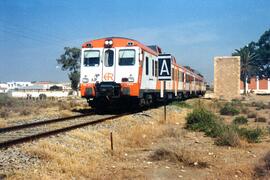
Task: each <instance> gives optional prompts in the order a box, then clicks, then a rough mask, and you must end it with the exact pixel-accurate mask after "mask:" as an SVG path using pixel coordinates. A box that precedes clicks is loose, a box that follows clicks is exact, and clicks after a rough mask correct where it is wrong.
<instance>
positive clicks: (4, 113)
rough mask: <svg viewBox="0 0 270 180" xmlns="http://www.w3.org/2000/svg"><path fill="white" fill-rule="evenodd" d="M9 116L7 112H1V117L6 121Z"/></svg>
mask: <svg viewBox="0 0 270 180" xmlns="http://www.w3.org/2000/svg"><path fill="white" fill-rule="evenodd" d="M8 116H9V113H8V112H7V111H6V110H3V111H2V110H1V112H0V117H1V118H4V119H6V118H7V117H8Z"/></svg>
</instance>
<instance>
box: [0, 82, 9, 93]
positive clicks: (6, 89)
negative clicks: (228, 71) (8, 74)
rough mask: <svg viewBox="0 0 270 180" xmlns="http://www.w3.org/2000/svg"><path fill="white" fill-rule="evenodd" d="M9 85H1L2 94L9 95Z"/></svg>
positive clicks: (0, 91)
mask: <svg viewBox="0 0 270 180" xmlns="http://www.w3.org/2000/svg"><path fill="white" fill-rule="evenodd" d="M7 91H8V85H7V84H6V83H0V93H7Z"/></svg>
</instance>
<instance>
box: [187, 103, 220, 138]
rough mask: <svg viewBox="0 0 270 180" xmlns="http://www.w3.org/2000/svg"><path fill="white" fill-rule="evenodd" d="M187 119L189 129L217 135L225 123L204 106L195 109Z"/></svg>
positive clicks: (212, 135) (213, 135)
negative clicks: (219, 120)
mask: <svg viewBox="0 0 270 180" xmlns="http://www.w3.org/2000/svg"><path fill="white" fill-rule="evenodd" d="M186 120H187V125H186V127H187V128H188V129H191V130H197V131H202V132H205V134H206V135H208V136H211V137H217V136H218V135H219V134H220V133H221V132H222V128H223V127H222V126H223V123H222V122H218V120H217V117H216V116H215V115H214V114H213V113H212V112H210V111H207V110H206V109H204V108H199V109H194V110H193V112H191V113H189V114H188V116H187V118H186Z"/></svg>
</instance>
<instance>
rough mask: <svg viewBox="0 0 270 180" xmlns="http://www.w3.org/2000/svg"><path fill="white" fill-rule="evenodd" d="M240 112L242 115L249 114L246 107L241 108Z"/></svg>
mask: <svg viewBox="0 0 270 180" xmlns="http://www.w3.org/2000/svg"><path fill="white" fill-rule="evenodd" d="M241 112H242V113H243V114H248V113H249V109H248V108H246V107H242V108H241Z"/></svg>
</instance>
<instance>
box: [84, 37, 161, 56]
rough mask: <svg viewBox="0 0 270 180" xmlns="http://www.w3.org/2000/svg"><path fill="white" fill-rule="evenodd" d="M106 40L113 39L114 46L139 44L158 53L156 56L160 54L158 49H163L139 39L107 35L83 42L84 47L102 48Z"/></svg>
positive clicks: (152, 52) (153, 52) (151, 51)
mask: <svg viewBox="0 0 270 180" xmlns="http://www.w3.org/2000/svg"><path fill="white" fill-rule="evenodd" d="M106 40H112V41H113V44H112V47H125V46H126V47H131V46H139V47H140V48H142V49H143V50H145V51H147V52H148V53H151V54H153V55H156V56H157V55H158V54H159V52H158V51H159V50H160V51H161V49H160V48H159V47H158V46H156V47H158V48H157V49H156V50H155V49H153V48H151V47H148V46H145V45H144V44H142V43H140V42H139V41H137V40H134V39H130V38H125V37H105V38H99V39H94V40H91V41H87V42H85V43H83V45H82V48H89V47H93V48H102V47H104V44H105V41H106Z"/></svg>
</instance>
